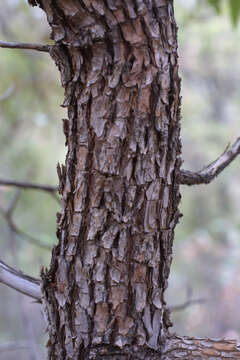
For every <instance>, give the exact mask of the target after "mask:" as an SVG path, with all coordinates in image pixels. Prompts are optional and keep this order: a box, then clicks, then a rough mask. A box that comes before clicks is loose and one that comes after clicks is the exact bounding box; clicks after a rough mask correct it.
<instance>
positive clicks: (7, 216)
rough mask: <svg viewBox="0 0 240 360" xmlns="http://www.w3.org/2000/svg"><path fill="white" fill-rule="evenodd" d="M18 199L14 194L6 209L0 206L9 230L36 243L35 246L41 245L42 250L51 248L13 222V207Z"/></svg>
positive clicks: (0, 211)
mask: <svg viewBox="0 0 240 360" xmlns="http://www.w3.org/2000/svg"><path fill="white" fill-rule="evenodd" d="M18 199H19V195H18V196H15V197H14V199H13V201H12V203H11V204H10V206H9V208H8V209H7V210H4V209H3V208H2V207H0V213H1V214H2V216H3V217H4V219H5V220H6V222H7V224H8V227H9V230H10V232H12V233H15V234H17V235H19V236H21V237H22V238H23V239H24V240H26V241H28V242H29V243H31V244H33V245H37V246H39V247H41V248H42V249H44V250H51V248H52V247H51V246H50V245H47V244H44V243H43V242H41V241H40V240H38V239H36V238H34V237H33V236H31V235H29V234H27V233H25V232H24V231H23V230H21V229H19V227H18V226H17V225H16V224H15V222H14V220H13V218H12V215H13V211H14V209H15V208H16V205H17V200H18Z"/></svg>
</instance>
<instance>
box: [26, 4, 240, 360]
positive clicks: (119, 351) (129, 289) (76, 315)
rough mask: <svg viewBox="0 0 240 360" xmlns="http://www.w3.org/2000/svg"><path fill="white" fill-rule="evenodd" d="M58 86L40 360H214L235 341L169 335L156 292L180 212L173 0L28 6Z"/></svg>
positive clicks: (160, 292) (231, 351) (229, 352)
mask: <svg viewBox="0 0 240 360" xmlns="http://www.w3.org/2000/svg"><path fill="white" fill-rule="evenodd" d="M29 2H30V3H31V4H32V5H37V4H39V5H40V6H41V7H42V9H43V10H44V11H45V13H46V15H47V18H48V21H49V24H50V26H51V29H52V38H53V40H54V41H55V45H54V46H53V47H52V48H51V50H50V53H51V56H52V58H53V59H54V60H55V62H56V64H57V66H58V68H59V70H60V72H61V77H62V85H63V87H64V88H65V95H66V96H65V101H64V106H67V107H68V115H69V119H68V120H64V123H63V124H64V132H65V134H66V143H67V146H68V153H67V159H66V165H65V166H62V167H60V166H59V167H58V173H59V179H60V185H59V189H60V193H61V194H62V212H61V214H58V231H57V234H58V238H59V244H58V246H57V247H56V248H55V249H54V250H53V254H52V261H51V266H50V269H49V270H48V271H45V272H42V293H43V303H44V306H45V311H46V314H47V318H48V323H49V326H48V330H49V344H48V345H49V359H51V360H59V359H60V360H61V359H62V360H70V359H71V360H77V359H114V360H116V359H122V360H124V359H144V360H146V359H164V360H167V359H179V358H182V359H208V358H211V359H215V358H216V359H218V358H219V359H224V358H231V357H232V358H236V359H237V356H238V354H239V349H237V347H236V345H235V343H231V342H218V341H212V340H204V339H191V338H180V337H171V336H170V335H169V333H168V328H169V326H170V325H171V322H170V320H169V311H168V309H167V307H166V304H165V301H164V291H165V290H166V288H167V279H168V275H169V271H170V265H171V259H172V244H173V238H174V228H175V226H176V224H177V222H178V219H179V216H180V213H179V210H178V205H179V200H180V194H179V185H178V183H177V180H176V179H179V178H180V176H179V168H180V165H181V158H180V152H181V142H180V137H179V136H180V113H179V107H180V95H179V94H180V80H179V77H178V64H177V28H176V24H175V20H174V14H173V0H67V1H66V0H29Z"/></svg>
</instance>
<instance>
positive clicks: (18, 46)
mask: <svg viewBox="0 0 240 360" xmlns="http://www.w3.org/2000/svg"><path fill="white" fill-rule="evenodd" d="M0 47H1V48H5V49H24V50H36V51H43V52H49V50H50V48H51V45H42V44H29V43H17V42H8V41H0Z"/></svg>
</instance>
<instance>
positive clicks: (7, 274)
mask: <svg viewBox="0 0 240 360" xmlns="http://www.w3.org/2000/svg"><path fill="white" fill-rule="evenodd" d="M0 282H2V283H3V284H5V285H7V286H9V287H11V288H13V289H15V290H17V291H18V292H20V293H22V294H24V295H27V296H30V297H32V298H33V299H35V300H37V301H38V302H41V290H40V280H38V279H35V278H33V277H31V276H27V275H24V274H23V273H21V272H19V271H17V270H15V269H13V268H12V267H10V266H8V265H6V264H4V263H3V262H2V261H0Z"/></svg>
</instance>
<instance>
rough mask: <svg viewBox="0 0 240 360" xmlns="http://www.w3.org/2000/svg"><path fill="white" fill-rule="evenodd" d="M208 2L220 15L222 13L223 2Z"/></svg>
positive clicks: (214, 0) (219, 0)
mask: <svg viewBox="0 0 240 360" xmlns="http://www.w3.org/2000/svg"><path fill="white" fill-rule="evenodd" d="M237 1H238V0H237ZM208 2H209V4H210V5H212V6H213V7H214V8H215V10H216V11H217V13H218V14H219V13H220V12H221V0H208Z"/></svg>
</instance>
